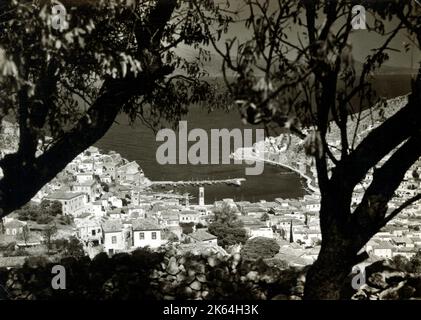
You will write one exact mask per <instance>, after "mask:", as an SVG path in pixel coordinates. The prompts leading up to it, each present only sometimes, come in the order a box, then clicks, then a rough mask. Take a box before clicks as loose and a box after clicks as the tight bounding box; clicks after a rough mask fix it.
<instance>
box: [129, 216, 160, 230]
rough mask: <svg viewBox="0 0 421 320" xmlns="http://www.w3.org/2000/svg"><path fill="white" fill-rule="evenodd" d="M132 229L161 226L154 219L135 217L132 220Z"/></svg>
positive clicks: (149, 228)
mask: <svg viewBox="0 0 421 320" xmlns="http://www.w3.org/2000/svg"><path fill="white" fill-rule="evenodd" d="M132 224H133V231H140V230H160V229H161V228H160V227H159V226H158V225H157V224H156V223H155V221H152V220H149V219H137V220H134V221H133V222H132Z"/></svg>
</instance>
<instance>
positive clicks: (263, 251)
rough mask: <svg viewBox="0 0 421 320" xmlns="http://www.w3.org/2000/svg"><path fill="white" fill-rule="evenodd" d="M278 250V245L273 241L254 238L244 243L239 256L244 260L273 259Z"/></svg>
mask: <svg viewBox="0 0 421 320" xmlns="http://www.w3.org/2000/svg"><path fill="white" fill-rule="evenodd" d="M279 249H280V247H279V244H278V243H277V242H276V241H275V240H274V239H269V238H264V237H256V238H253V239H250V240H248V241H247V242H246V244H245V245H244V247H243V248H242V249H241V255H242V256H243V259H246V260H257V259H259V258H262V259H266V258H273V257H274V256H275V255H276V254H277V253H278V252H279Z"/></svg>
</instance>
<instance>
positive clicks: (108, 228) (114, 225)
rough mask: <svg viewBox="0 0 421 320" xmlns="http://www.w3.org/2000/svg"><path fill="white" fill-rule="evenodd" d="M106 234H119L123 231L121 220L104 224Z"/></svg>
mask: <svg viewBox="0 0 421 320" xmlns="http://www.w3.org/2000/svg"><path fill="white" fill-rule="evenodd" d="M102 229H104V232H119V231H121V230H122V229H123V224H122V223H121V221H119V220H108V221H105V222H104V223H103V224H102Z"/></svg>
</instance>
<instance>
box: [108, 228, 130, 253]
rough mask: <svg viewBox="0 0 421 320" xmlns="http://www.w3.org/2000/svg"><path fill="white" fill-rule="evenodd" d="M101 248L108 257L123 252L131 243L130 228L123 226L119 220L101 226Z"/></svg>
mask: <svg viewBox="0 0 421 320" xmlns="http://www.w3.org/2000/svg"><path fill="white" fill-rule="evenodd" d="M102 232H103V240H102V242H103V247H104V251H105V252H106V253H108V254H109V255H113V254H114V253H118V252H123V251H125V250H127V249H128V248H130V246H131V243H132V235H131V226H130V225H124V224H123V223H122V222H121V220H109V221H106V222H104V223H103V224H102Z"/></svg>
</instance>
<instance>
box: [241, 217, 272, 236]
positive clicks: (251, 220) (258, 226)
mask: <svg viewBox="0 0 421 320" xmlns="http://www.w3.org/2000/svg"><path fill="white" fill-rule="evenodd" d="M239 218H240V220H241V221H242V222H243V224H244V229H246V231H247V233H248V235H249V237H250V238H255V237H265V238H271V239H272V238H273V237H274V234H273V230H272V228H270V227H268V226H267V225H266V224H265V223H264V222H262V221H260V219H258V218H256V217H249V216H240V217H239Z"/></svg>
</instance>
